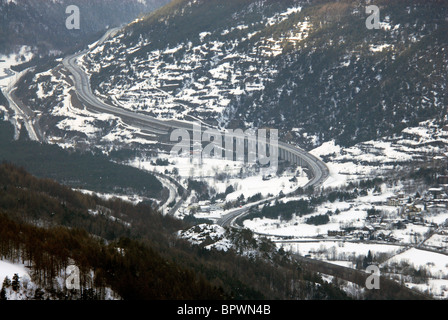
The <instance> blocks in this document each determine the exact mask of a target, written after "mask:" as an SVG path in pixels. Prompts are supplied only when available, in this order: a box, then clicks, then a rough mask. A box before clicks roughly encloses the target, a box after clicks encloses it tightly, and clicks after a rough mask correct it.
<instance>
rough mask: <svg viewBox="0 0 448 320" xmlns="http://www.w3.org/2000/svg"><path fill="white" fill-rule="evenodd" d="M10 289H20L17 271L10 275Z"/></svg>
mask: <svg viewBox="0 0 448 320" xmlns="http://www.w3.org/2000/svg"><path fill="white" fill-rule="evenodd" d="M11 285H12V290H14V291H16V292H17V291H19V289H20V280H19V275H18V274H17V273H15V274H14V276H13V277H12V283H11Z"/></svg>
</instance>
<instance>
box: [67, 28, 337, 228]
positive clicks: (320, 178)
mask: <svg viewBox="0 0 448 320" xmlns="http://www.w3.org/2000/svg"><path fill="white" fill-rule="evenodd" d="M118 31H119V28H114V29H111V30H109V31H107V32H106V34H105V35H104V36H103V37H102V38H101V39H100V40H99V41H98V42H97V43H96V44H95V45H94V46H98V45H101V44H102V43H104V41H106V40H107V39H108V38H109V37H110V36H113V35H114V34H116V33H117V32H118ZM90 49H91V48H90ZM90 49H85V50H83V51H80V52H78V53H75V54H73V55H71V56H68V57H66V58H65V59H64V60H63V65H64V67H65V68H66V69H67V70H68V71H69V72H70V73H71V74H72V76H73V81H74V85H75V89H76V93H77V96H78V98H79V100H80V101H81V102H82V103H84V104H87V105H88V106H89V107H90V108H93V109H94V110H96V111H98V112H103V113H109V114H113V115H115V116H118V117H121V118H122V120H123V121H127V122H129V123H130V124H131V125H133V126H136V127H139V128H141V129H144V130H147V131H150V132H153V133H155V134H161V135H164V134H168V133H169V132H170V130H173V129H178V128H182V129H186V130H189V131H191V130H192V129H193V123H192V122H188V121H180V120H161V119H157V118H154V117H151V116H149V115H145V114H141V113H136V112H133V111H130V110H126V109H124V108H121V107H117V106H113V105H111V104H108V103H105V102H104V101H102V100H100V99H99V98H98V97H97V96H95V94H93V92H92V89H91V85H90V79H89V76H88V75H87V74H86V73H85V72H84V70H82V68H81V67H80V66H79V65H78V64H77V60H78V59H79V58H80V57H81V56H82V55H84V54H86V53H87V52H88V51H89V50H90ZM278 149H279V154H280V158H282V155H283V159H285V160H288V161H291V162H293V163H297V164H299V163H300V164H301V165H303V166H306V167H307V168H308V169H309V170H310V176H311V179H310V180H309V181H308V183H307V184H306V185H305V186H304V188H307V187H318V186H320V185H322V183H323V182H324V181H325V180H326V179H327V178H328V176H329V171H328V168H327V166H326V165H325V163H323V162H322V161H321V160H319V159H318V158H316V157H314V156H313V155H311V154H309V153H308V152H306V151H304V150H302V149H300V148H297V147H295V146H292V145H290V144H287V143H285V142H280V141H279V142H278ZM250 208H251V206H246V207H245V208H243V209H237V210H234V211H232V212H230V213H229V214H227V215H226V216H224V217H223V218H222V219H220V221H218V224H219V225H221V226H228V225H230V224H231V223H232V221H233V220H234V219H236V218H237V217H238V216H241V215H243V214H245V213H246V212H248V210H249V209H250Z"/></svg>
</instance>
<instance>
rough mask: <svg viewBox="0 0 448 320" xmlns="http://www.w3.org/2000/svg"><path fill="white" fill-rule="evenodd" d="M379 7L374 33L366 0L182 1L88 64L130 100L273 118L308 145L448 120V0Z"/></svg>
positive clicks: (222, 118) (115, 95)
mask: <svg viewBox="0 0 448 320" xmlns="http://www.w3.org/2000/svg"><path fill="white" fill-rule="evenodd" d="M377 5H378V6H379V8H380V13H381V15H380V17H381V23H380V29H379V30H370V29H368V28H367V27H366V19H367V18H368V15H367V14H366V13H365V10H366V8H365V5H364V4H360V3H358V2H355V1H343V2H338V3H334V2H333V1H312V2H304V1H293V0H288V1H281V2H278V1H260V0H252V1H244V2H243V1H240V0H232V1H226V2H225V4H224V3H222V2H221V1H201V0H198V1H174V2H172V3H170V4H169V5H167V6H165V7H163V8H162V9H160V10H158V11H156V12H154V13H153V14H151V15H149V16H147V17H145V18H143V19H138V20H136V21H134V22H133V23H131V24H130V25H129V26H128V27H127V28H125V29H124V31H123V32H121V33H120V34H118V35H117V36H116V37H115V38H113V39H111V40H110V41H108V42H106V43H104V44H103V45H102V46H100V47H97V48H96V49H94V50H92V51H90V52H89V53H88V54H87V55H85V56H84V58H83V59H82V61H81V63H82V65H83V67H84V68H85V70H86V71H87V72H89V73H91V75H92V85H93V87H94V91H95V92H96V93H97V94H98V95H99V96H101V97H102V98H103V99H108V100H110V101H111V102H114V103H116V104H119V105H121V106H124V107H125V108H127V109H130V110H136V111H140V112H147V113H149V114H152V115H155V116H157V117H163V118H172V117H176V118H185V117H186V116H193V117H198V118H201V119H203V120H205V121H208V122H210V123H212V124H214V125H220V126H238V127H246V126H247V127H250V126H255V127H257V126H271V127H275V128H278V129H280V131H281V132H280V134H281V136H282V137H283V138H286V139H291V140H294V141H296V142H298V143H300V144H302V145H304V146H306V145H314V146H317V145H319V144H321V143H322V142H324V141H329V140H331V139H336V140H337V142H338V143H339V144H343V145H350V144H353V143H355V142H359V141H365V140H369V139H375V138H377V137H379V136H382V135H385V134H392V133H397V132H400V131H401V130H402V129H404V128H405V127H407V126H410V125H417V124H418V123H419V122H421V121H423V120H427V119H429V118H437V119H438V121H446V119H445V114H446V112H445V106H446V104H447V101H446V100H447V95H446V74H447V73H446V70H447V68H448V65H447V61H448V57H447V52H448V51H447V48H448V42H447V38H446V36H445V35H446V32H447V28H448V22H447V21H446V19H445V17H446V12H447V6H446V3H444V2H440V1H439V2H436V1H431V2H429V3H428V2H424V3H423V2H422V1H415V2H412V3H407V2H392V1H379V2H378V4H377ZM205 12H206V13H207V14H205Z"/></svg>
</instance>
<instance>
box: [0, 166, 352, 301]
mask: <svg viewBox="0 0 448 320" xmlns="http://www.w3.org/2000/svg"><path fill="white" fill-rule="evenodd" d="M187 227H189V225H188V224H186V223H184V222H182V221H180V220H176V219H174V218H171V217H167V216H162V215H161V214H160V213H158V212H156V211H154V209H152V208H151V207H150V206H147V205H144V204H140V205H137V206H134V205H131V204H130V203H127V202H123V201H121V200H118V199H114V200H109V201H105V200H101V199H100V198H98V197H92V196H88V195H84V194H81V193H79V192H75V191H72V190H71V189H70V188H68V187H64V186H61V185H59V184H57V183H55V182H53V181H51V180H41V179H37V178H35V177H33V176H31V175H30V174H28V173H26V171H24V170H23V169H19V168H17V167H15V166H12V165H9V164H3V165H1V166H0V257H1V258H2V259H7V260H8V261H11V262H20V263H24V264H25V265H27V266H29V267H30V268H31V275H32V280H33V282H34V283H36V284H37V285H38V287H37V288H36V290H37V289H40V290H39V291H38V296H39V297H41V296H42V294H41V292H40V291H43V292H45V294H44V295H43V296H46V297H49V298H54V299H64V298H69V299H77V298H91V299H102V298H104V293H105V289H106V288H110V289H111V290H112V291H113V292H114V293H116V294H117V295H118V296H119V297H120V298H122V299H328V298H330V299H340V298H344V299H345V298H347V297H346V295H345V294H344V293H343V292H342V291H341V290H340V289H338V288H336V287H334V286H333V285H331V284H328V283H326V282H325V281H323V280H322V278H320V276H318V275H317V274H315V273H314V272H312V271H311V270H306V269H302V268H300V267H299V265H298V263H297V262H294V261H293V260H291V259H290V258H288V254H286V253H285V252H282V251H280V252H278V253H277V252H276V250H274V249H273V248H274V246H267V248H270V249H267V248H265V249H263V248H255V247H254V248H251V250H261V251H260V252H264V254H263V255H260V256H259V257H252V258H248V257H244V256H241V255H239V254H237V251H236V250H230V251H228V252H222V251H217V250H212V251H210V250H208V249H205V248H203V247H199V246H191V245H190V244H189V243H187V242H186V241H185V240H182V239H179V238H177V237H176V236H175V233H176V231H177V230H181V229H184V228H187ZM248 236H249V238H248ZM238 237H241V236H236V238H238ZM251 237H252V235H251V233H249V234H246V235H245V236H244V238H243V239H244V241H243V242H244V243H252V242H253V240H251ZM241 240H242V239H241ZM241 240H239V241H241ZM263 250H264V251H263ZM266 250H267V251H266ZM71 260H73V261H74V262H75V264H76V265H77V266H78V267H79V268H80V271H81V273H82V276H81V279H82V290H81V291H79V292H68V291H67V290H66V289H65V288H64V287H60V286H57V285H56V284H55V283H57V281H56V282H55V279H57V278H58V277H59V278H61V277H62V278H63V276H64V270H65V268H66V267H67V265H68V263H69V261H71ZM92 272H93V273H92ZM2 280H3V279H2ZM81 292H84V294H83V295H81ZM30 294H31V296H30V297H28V298H30V299H34V298H35V296H34V294H35V292H34V291H33V292H32V293H30ZM67 295H68V296H67Z"/></svg>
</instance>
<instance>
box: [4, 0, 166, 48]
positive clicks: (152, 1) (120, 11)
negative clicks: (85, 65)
mask: <svg viewBox="0 0 448 320" xmlns="http://www.w3.org/2000/svg"><path fill="white" fill-rule="evenodd" d="M167 2H168V0H147V1H137V0H126V1H119V0H118V1H117V0H100V1H98V0H95V1H89V0H74V1H66V0H58V1H53V0H39V1H35V0H18V1H17V0H16V1H12V0H1V1H0V53H9V52H11V51H12V50H15V48H16V47H17V46H22V45H28V46H31V47H35V48H37V49H38V50H39V53H41V54H46V53H48V52H50V51H58V50H60V51H64V50H67V49H68V48H72V47H75V46H76V45H78V44H80V43H83V42H84V41H85V40H86V39H88V38H89V37H90V39H91V40H93V39H94V37H95V36H97V33H98V32H101V31H103V30H104V29H105V28H106V27H108V26H116V25H120V24H122V23H127V22H130V21H132V20H133V19H135V18H136V17H137V16H138V15H139V14H140V13H146V12H149V11H151V10H154V9H155V8H158V7H159V6H161V5H163V4H165V3H167ZM69 5H76V6H78V7H79V9H80V29H79V30H68V29H67V28H66V25H65V22H66V19H67V18H68V17H69V14H67V13H66V8H67V7H68V6H69ZM92 36H93V38H92Z"/></svg>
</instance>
